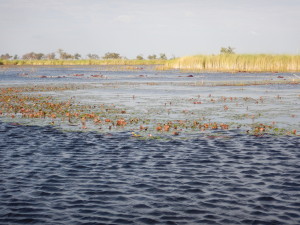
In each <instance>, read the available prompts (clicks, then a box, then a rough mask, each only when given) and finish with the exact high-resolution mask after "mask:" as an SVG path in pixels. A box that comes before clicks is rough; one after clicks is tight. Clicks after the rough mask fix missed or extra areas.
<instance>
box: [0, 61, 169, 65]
mask: <svg viewBox="0 0 300 225" xmlns="http://www.w3.org/2000/svg"><path fill="white" fill-rule="evenodd" d="M165 62H166V60H161V59H153V60H136V59H102V60H96V59H83V60H60V59H55V60H0V65H20V66H22V65H37V66H44V65H45V66H52V65H54V66H60V65H163V64H165Z"/></svg>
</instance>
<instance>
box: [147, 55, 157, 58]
mask: <svg viewBox="0 0 300 225" xmlns="http://www.w3.org/2000/svg"><path fill="white" fill-rule="evenodd" d="M148 59H156V55H155V54H153V55H149V56H148Z"/></svg>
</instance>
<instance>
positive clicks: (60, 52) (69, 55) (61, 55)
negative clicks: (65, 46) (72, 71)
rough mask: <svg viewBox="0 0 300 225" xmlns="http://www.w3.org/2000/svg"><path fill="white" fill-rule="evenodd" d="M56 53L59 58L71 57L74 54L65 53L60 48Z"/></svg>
mask: <svg viewBox="0 0 300 225" xmlns="http://www.w3.org/2000/svg"><path fill="white" fill-rule="evenodd" d="M57 52H58V54H59V58H60V59H72V58H74V56H72V55H71V54H68V53H66V52H65V51H64V50H62V49H61V48H60V49H58V50H57Z"/></svg>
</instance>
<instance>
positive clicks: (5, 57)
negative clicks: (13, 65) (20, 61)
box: [0, 53, 12, 60]
mask: <svg viewBox="0 0 300 225" xmlns="http://www.w3.org/2000/svg"><path fill="white" fill-rule="evenodd" d="M11 58H12V56H11V55H9V54H8V53H6V54H4V55H3V54H2V55H1V56H0V59H6V60H9V59H11Z"/></svg>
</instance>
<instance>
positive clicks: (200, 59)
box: [160, 54, 300, 72]
mask: <svg viewBox="0 0 300 225" xmlns="http://www.w3.org/2000/svg"><path fill="white" fill-rule="evenodd" d="M160 69H164V70H168V69H179V70H188V71H214V72H299V71H300V55H267V54H257V55H249V54H220V55H195V56H186V57H181V58H178V59H174V60H170V61H167V62H166V63H165V64H164V66H161V67H160Z"/></svg>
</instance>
